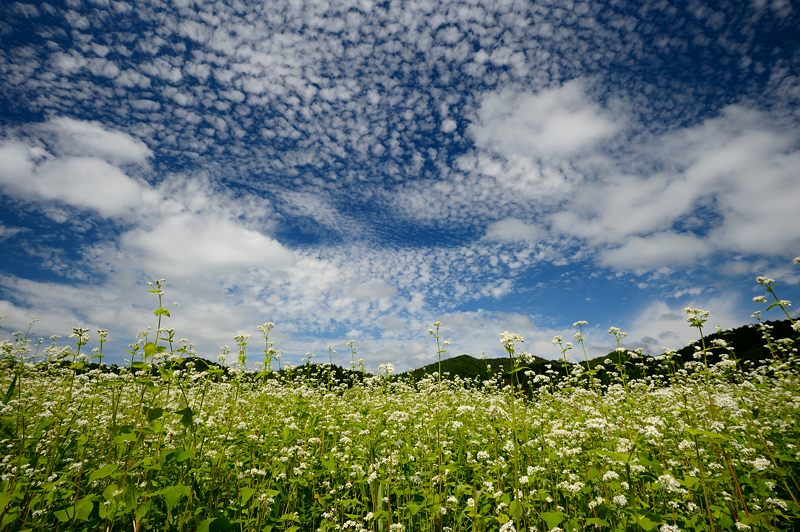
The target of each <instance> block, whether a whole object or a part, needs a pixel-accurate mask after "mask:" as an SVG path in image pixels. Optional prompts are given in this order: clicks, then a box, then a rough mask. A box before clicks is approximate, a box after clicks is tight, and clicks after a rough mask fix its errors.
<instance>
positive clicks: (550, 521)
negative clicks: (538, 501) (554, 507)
mask: <svg viewBox="0 0 800 532" xmlns="http://www.w3.org/2000/svg"><path fill="white" fill-rule="evenodd" d="M542 519H544V522H545V523H547V528H549V529H553V528H555V527H557V526H558V525H559V524H561V521H563V520H564V512H544V513H542Z"/></svg>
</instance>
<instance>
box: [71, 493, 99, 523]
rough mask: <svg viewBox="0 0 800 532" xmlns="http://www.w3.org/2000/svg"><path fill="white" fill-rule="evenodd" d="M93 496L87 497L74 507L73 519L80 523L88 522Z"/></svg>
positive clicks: (92, 506) (92, 505)
mask: <svg viewBox="0 0 800 532" xmlns="http://www.w3.org/2000/svg"><path fill="white" fill-rule="evenodd" d="M94 498H95V496H94V495H87V496H86V497H84V498H83V499H81V500H80V501H78V504H76V505H75V518H76V519H79V520H81V521H88V520H89V516H90V515H91V513H92V509H93V508H94Z"/></svg>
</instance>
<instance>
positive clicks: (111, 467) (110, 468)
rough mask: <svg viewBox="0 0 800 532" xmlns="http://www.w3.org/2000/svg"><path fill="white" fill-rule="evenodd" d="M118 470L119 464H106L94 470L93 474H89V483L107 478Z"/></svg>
mask: <svg viewBox="0 0 800 532" xmlns="http://www.w3.org/2000/svg"><path fill="white" fill-rule="evenodd" d="M116 470H117V464H106V465H104V466H103V467H101V468H100V469H98V470H96V471H93V472H92V474H91V475H89V484H91V483H92V482H94V481H95V480H99V479H101V478H106V477H107V476H108V475H110V474H112V473H113V472H114V471H116Z"/></svg>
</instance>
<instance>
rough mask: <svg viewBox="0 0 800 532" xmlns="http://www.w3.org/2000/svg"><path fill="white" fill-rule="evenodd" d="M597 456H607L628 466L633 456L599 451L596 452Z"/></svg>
mask: <svg viewBox="0 0 800 532" xmlns="http://www.w3.org/2000/svg"><path fill="white" fill-rule="evenodd" d="M595 454H597V455H598V456H605V457H606V458H611V459H612V460H614V461H615V462H622V463H624V464H628V463H630V461H631V455H630V454H628V453H618V452H614V451H603V450H597V451H595Z"/></svg>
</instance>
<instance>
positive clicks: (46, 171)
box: [0, 141, 155, 217]
mask: <svg viewBox="0 0 800 532" xmlns="http://www.w3.org/2000/svg"><path fill="white" fill-rule="evenodd" d="M0 187H2V188H3V189H4V190H5V192H6V193H8V194H11V195H14V196H18V197H21V198H24V199H27V200H33V201H53V200H55V201H60V202H64V203H66V204H68V205H72V206H76V207H79V208H82V209H91V210H94V211H96V212H97V213H99V214H100V215H102V216H105V217H114V216H124V215H126V214H127V213H129V212H130V211H131V210H132V209H134V208H136V207H138V206H140V205H143V204H149V203H150V202H152V201H153V200H154V199H155V194H154V193H153V191H152V190H151V189H150V187H149V186H148V185H146V184H144V183H141V182H139V181H136V180H134V179H132V178H130V177H128V176H127V175H126V174H125V173H124V172H123V171H122V170H120V169H119V168H118V167H116V166H114V165H112V164H110V163H108V162H106V161H103V160H101V159H97V158H93V157H52V156H48V157H43V156H42V151H41V149H39V148H32V147H29V146H26V145H25V144H22V143H19V142H14V141H7V142H5V143H3V144H0Z"/></svg>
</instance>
